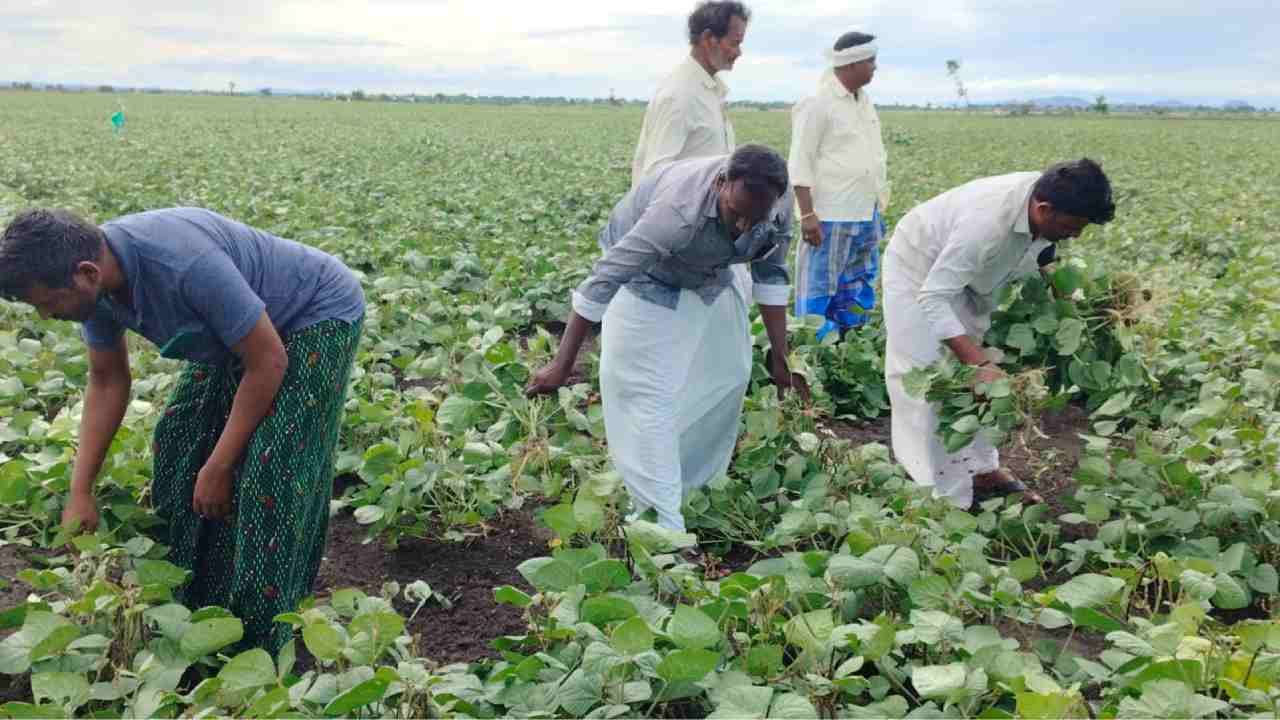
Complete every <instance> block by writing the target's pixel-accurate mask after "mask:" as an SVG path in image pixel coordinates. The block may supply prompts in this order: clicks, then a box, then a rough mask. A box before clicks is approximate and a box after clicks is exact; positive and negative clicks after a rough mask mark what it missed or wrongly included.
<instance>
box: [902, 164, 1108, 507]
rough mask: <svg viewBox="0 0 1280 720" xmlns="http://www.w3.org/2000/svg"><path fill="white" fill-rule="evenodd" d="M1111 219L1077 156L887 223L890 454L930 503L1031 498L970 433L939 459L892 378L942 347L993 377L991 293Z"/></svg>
mask: <svg viewBox="0 0 1280 720" xmlns="http://www.w3.org/2000/svg"><path fill="white" fill-rule="evenodd" d="M1114 217H1115V203H1114V202H1112V199H1111V183H1110V181H1108V180H1107V176H1106V174H1104V173H1103V172H1102V168H1101V167H1100V166H1099V165H1098V164H1097V163H1095V162H1093V161H1092V160H1089V159H1088V158H1085V159H1082V160H1078V161H1074V162H1067V163H1060V164H1058V165H1054V166H1053V167H1050V168H1049V169H1048V170H1046V171H1045V172H1043V173H1036V172H1022V173H1013V174H1010V175H1000V176H996V177H989V178H982V179H979V180H974V181H972V182H970V183H968V184H965V185H961V186H960V187H958V188H955V189H953V190H950V191H948V192H945V193H943V194H941V195H939V196H937V197H935V198H933V199H932V200H929V201H927V202H925V203H923V204H921V205H918V206H916V207H915V208H913V209H912V210H911V211H910V212H909V213H907V215H906V216H905V217H903V218H902V220H901V221H899V222H898V225H897V227H896V228H895V229H894V232H893V236H892V237H891V238H890V239H889V246H888V249H887V250H885V257H884V318H885V329H886V330H887V334H888V338H887V343H886V348H885V380H886V382H887V384H888V386H889V402H890V404H891V405H892V417H893V452H894V455H895V456H896V457H897V459H898V462H900V463H902V465H903V466H904V467H905V468H906V469H907V472H908V473H910V475H911V477H912V479H913V480H915V482H916V483H917V484H919V485H922V486H925V487H932V488H933V494H934V497H939V498H946V499H947V500H948V501H950V502H951V503H953V504H955V505H957V506H959V507H963V508H967V507H970V506H971V505H972V504H973V502H974V500H975V499H977V500H981V499H985V498H988V497H992V496H996V495H1005V494H1010V493H1015V492H1022V493H1025V495H1024V499H1026V500H1028V501H1031V502H1039V501H1040V498H1039V496H1037V495H1036V494H1035V493H1032V492H1029V491H1028V490H1027V488H1026V486H1025V485H1023V484H1022V483H1021V482H1019V481H1018V480H1017V479H1015V478H1014V477H1012V476H1011V475H1010V474H1009V473H1008V472H1007V471H1006V470H1004V469H1002V468H1001V467H1000V457H999V454H998V452H997V451H996V448H995V447H993V446H992V445H991V444H990V443H989V442H987V441H985V440H984V439H982V437H981V436H979V437H977V438H975V439H974V441H973V443H972V444H970V445H969V446H968V447H966V448H964V449H962V450H960V451H959V452H955V453H948V452H947V451H946V449H945V448H944V447H943V445H942V442H941V440H940V439H939V438H938V436H937V426H938V415H937V413H936V411H935V409H934V408H933V406H932V405H931V404H930V403H929V402H927V401H926V400H924V399H922V398H916V397H912V396H911V395H908V394H907V392H906V390H905V389H904V388H903V384H902V381H903V376H905V375H906V373H907V372H908V371H910V370H911V369H912V368H916V367H923V366H926V365H929V364H930V363H933V362H935V361H936V360H938V359H939V357H941V355H942V353H943V348H944V347H945V348H948V349H950V350H951V352H952V353H954V355H955V356H956V358H957V359H959V360H960V361H961V362H964V363H967V364H969V365H974V366H978V367H979V368H980V369H979V370H978V373H977V382H979V383H983V382H991V381H993V380H995V379H996V378H998V377H999V376H1000V375H1002V374H1003V373H1002V371H1001V370H1000V368H999V367H997V366H996V365H995V364H994V363H993V362H991V361H990V360H988V359H987V356H986V354H985V353H984V351H983V348H982V337H983V335H985V334H986V331H987V329H988V328H989V327H990V325H991V312H992V310H994V309H995V305H996V298H997V297H998V294H999V292H1000V290H1001V288H1003V287H1004V286H1005V285H1007V284H1008V283H1009V282H1010V281H1012V280H1015V279H1017V278H1019V277H1024V276H1027V275H1031V274H1034V273H1035V272H1036V270H1037V266H1038V261H1039V260H1041V259H1042V258H1044V259H1047V258H1049V257H1051V256H1052V255H1051V253H1049V252H1047V250H1048V249H1049V248H1051V247H1052V243H1055V242H1057V241H1059V240H1064V239H1066V238H1072V237H1076V236H1077V235H1079V234H1080V232H1081V231H1082V230H1083V229H1084V227H1085V226H1086V225H1088V224H1089V223H1096V224H1102V223H1106V222H1110V221H1111V220H1112V218H1114ZM975 496H976V497H975Z"/></svg>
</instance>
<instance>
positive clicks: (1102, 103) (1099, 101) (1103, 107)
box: [1091, 95, 1111, 115]
mask: <svg viewBox="0 0 1280 720" xmlns="http://www.w3.org/2000/svg"><path fill="white" fill-rule="evenodd" d="M1091 109H1092V110H1093V111H1094V112H1096V113H1098V114H1099V115H1106V114H1107V113H1109V112H1111V106H1110V105H1108V104H1107V96H1106V95H1099V96H1098V97H1096V98H1094V99H1093V107H1092V108H1091Z"/></svg>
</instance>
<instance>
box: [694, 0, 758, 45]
mask: <svg viewBox="0 0 1280 720" xmlns="http://www.w3.org/2000/svg"><path fill="white" fill-rule="evenodd" d="M735 17H738V18H742V22H750V21H751V11H750V10H748V9H747V6H746V5H744V4H742V3H740V2H712V1H710V0H708V1H707V2H700V3H698V7H696V8H694V9H693V12H691V13H689V44H690V45H697V44H698V39H699V38H701V37H702V33H704V32H706V31H708V30H710V31H711V35H712V37H716V38H722V37H724V36H725V35H728V34H729V25H730V20H732V19H733V18H735Z"/></svg>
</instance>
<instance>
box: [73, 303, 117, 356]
mask: <svg viewBox="0 0 1280 720" xmlns="http://www.w3.org/2000/svg"><path fill="white" fill-rule="evenodd" d="M122 335H124V326H123V325H121V324H120V323H118V322H116V319H115V318H114V317H112V315H111V312H110V311H109V310H107V309H106V308H104V307H102V306H101V305H99V306H98V307H96V308H95V309H94V311H93V315H91V316H90V317H89V319H88V320H85V321H84V323H83V324H82V325H81V326H80V337H81V338H83V339H84V343H85V345H88V346H89V347H91V348H97V349H100V350H105V349H109V348H114V347H116V345H117V344H118V343H119V342H120V337H121V336H122Z"/></svg>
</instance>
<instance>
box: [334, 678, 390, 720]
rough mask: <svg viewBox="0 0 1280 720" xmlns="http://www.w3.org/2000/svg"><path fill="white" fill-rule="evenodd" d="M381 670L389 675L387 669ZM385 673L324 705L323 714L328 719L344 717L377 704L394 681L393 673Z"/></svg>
mask: <svg viewBox="0 0 1280 720" xmlns="http://www.w3.org/2000/svg"><path fill="white" fill-rule="evenodd" d="M383 669H384V670H387V673H390V669H389V668H383ZM387 673H382V672H380V673H379V674H378V675H377V676H376V677H372V678H370V679H368V680H365V681H364V682H362V683H360V684H359V685H356V686H355V687H353V688H351V689H350V690H348V691H346V692H344V693H342V694H341V695H339V696H338V697H336V698H334V699H333V701H332V702H330V703H329V704H328V705H325V707H324V714H325V715H328V716H329V717H346V716H348V715H350V714H351V713H352V712H354V711H355V710H358V709H360V708H362V707H364V706H366V705H369V704H371V703H376V702H378V701H379V700H381V699H382V696H383V695H386V694H387V688H388V687H389V686H390V685H391V682H392V680H393V679H394V673H390V674H387Z"/></svg>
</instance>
